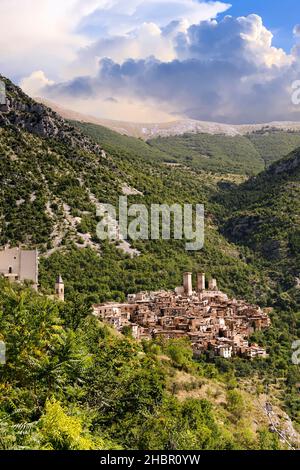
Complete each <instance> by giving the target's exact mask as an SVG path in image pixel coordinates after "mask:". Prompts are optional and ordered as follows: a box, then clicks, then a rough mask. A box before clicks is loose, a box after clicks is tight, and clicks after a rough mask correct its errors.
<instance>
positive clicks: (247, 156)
mask: <svg viewBox="0 0 300 470" xmlns="http://www.w3.org/2000/svg"><path fill="white" fill-rule="evenodd" d="M149 144H150V145H151V146H152V147H153V148H154V149H156V150H160V151H161V152H164V153H166V154H167V155H169V161H173V162H177V163H182V164H184V165H188V166H191V167H192V168H201V169H205V170H208V171H215V172H220V171H221V172H222V173H238V174H246V175H256V174H257V173H259V172H261V171H262V170H264V169H265V168H266V167H268V166H269V165H270V164H271V163H273V162H274V161H276V160H279V159H280V158H282V157H284V156H285V155H287V154H288V153H290V152H291V151H293V150H295V149H296V148H297V147H299V146H300V133H299V132H297V131H281V130H278V129H272V128H266V129H262V130H260V131H256V132H253V133H251V134H247V135H245V136H234V137H230V136H226V135H210V134H184V135H182V136H173V137H165V138H163V137H159V138H157V139H152V140H150V141H149ZM166 161H168V160H167V159H166Z"/></svg>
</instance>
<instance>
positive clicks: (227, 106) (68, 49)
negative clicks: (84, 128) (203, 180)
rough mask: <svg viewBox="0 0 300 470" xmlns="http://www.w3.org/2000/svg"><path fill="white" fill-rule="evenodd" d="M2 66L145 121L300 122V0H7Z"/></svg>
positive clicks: (41, 87)
mask: <svg viewBox="0 0 300 470" xmlns="http://www.w3.org/2000/svg"><path fill="white" fill-rule="evenodd" d="M0 18H1V28H0V73H1V74H3V75H5V76H7V77H8V78H10V79H12V80H13V81H15V82H16V83H18V84H19V85H20V86H21V87H22V88H23V89H24V91H26V92H27V93H28V94H30V95H31V96H33V97H36V96H40V97H44V98H47V99H49V100H52V101H54V102H56V103H57V104H59V105H61V106H64V107H67V108H70V109H73V110H75V111H78V112H82V113H85V114H89V115H93V116H96V117H101V118H109V119H118V120H126V121H138V122H162V121H170V120H175V119H182V118H188V119H198V120H205V121H215V122H224V123H233V124H236V123H245V124H246V123H261V122H270V121H288V120H289V121H300V107H299V106H297V105H295V104H293V103H292V99H291V95H292V91H293V88H292V85H293V83H294V82H295V81H296V80H300V2H299V0H284V1H282V0H231V1H230V0H228V1H227V0H224V1H223V0H219V1H213V0H126V2H125V1H124V0H64V1H63V2H62V1H61V0H0Z"/></svg>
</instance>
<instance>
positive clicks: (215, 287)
mask: <svg viewBox="0 0 300 470" xmlns="http://www.w3.org/2000/svg"><path fill="white" fill-rule="evenodd" d="M209 290H218V285H217V280H216V279H211V280H210V281H209Z"/></svg>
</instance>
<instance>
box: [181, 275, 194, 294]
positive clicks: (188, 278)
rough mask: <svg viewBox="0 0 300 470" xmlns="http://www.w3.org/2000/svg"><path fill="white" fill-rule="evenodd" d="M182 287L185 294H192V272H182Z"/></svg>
mask: <svg viewBox="0 0 300 470" xmlns="http://www.w3.org/2000/svg"><path fill="white" fill-rule="evenodd" d="M183 288H184V293H185V294H186V295H192V293H193V285H192V273H184V274H183Z"/></svg>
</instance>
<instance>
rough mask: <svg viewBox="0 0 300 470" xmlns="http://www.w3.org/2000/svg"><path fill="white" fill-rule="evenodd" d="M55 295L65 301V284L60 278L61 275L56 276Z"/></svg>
mask: <svg viewBox="0 0 300 470" xmlns="http://www.w3.org/2000/svg"><path fill="white" fill-rule="evenodd" d="M55 295H56V297H57V298H58V299H59V300H60V301H61V302H64V301H65V284H64V281H63V280H62V277H61V275H59V276H57V279H56V283H55Z"/></svg>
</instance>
